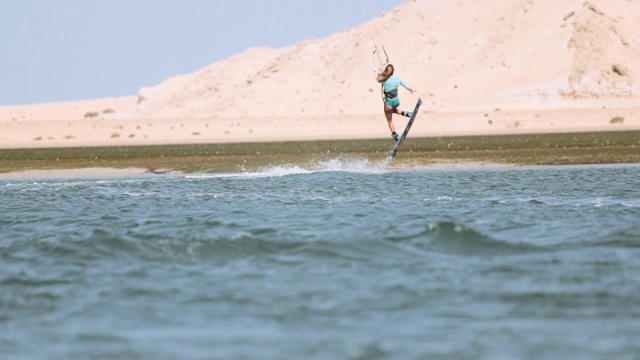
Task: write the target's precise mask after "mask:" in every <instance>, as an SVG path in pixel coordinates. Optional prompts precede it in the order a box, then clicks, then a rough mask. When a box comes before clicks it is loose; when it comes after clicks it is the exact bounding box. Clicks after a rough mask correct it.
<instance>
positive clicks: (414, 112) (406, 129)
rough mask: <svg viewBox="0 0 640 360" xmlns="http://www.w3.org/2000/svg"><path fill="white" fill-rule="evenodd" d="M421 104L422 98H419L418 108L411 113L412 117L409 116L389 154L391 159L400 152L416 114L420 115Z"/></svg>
mask: <svg viewBox="0 0 640 360" xmlns="http://www.w3.org/2000/svg"><path fill="white" fill-rule="evenodd" d="M420 105H422V99H418V102H417V103H416V108H415V109H414V110H413V114H411V117H410V118H409V122H408V123H407V126H406V127H405V128H404V131H403V132H402V135H400V137H399V138H398V141H396V144H395V145H394V146H393V149H392V150H391V153H390V154H389V158H390V159H393V158H394V157H395V156H396V153H397V152H398V149H399V148H400V145H402V143H403V142H404V139H406V138H407V134H409V130H410V129H411V125H413V121H414V120H415V119H416V115H418V110H419V109H420Z"/></svg>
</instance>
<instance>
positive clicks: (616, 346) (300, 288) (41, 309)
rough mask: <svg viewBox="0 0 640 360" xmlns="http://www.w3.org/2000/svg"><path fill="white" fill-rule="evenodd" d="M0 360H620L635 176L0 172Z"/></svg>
mask: <svg viewBox="0 0 640 360" xmlns="http://www.w3.org/2000/svg"><path fill="white" fill-rule="evenodd" d="M0 200H1V210H2V215H1V216H0V230H1V235H0V269H2V270H1V272H0V329H2V332H1V333H0V358H2V359H89V358H113V359H243V358H247V359H255V358H267V359H387V358H394V359H433V358H451V359H461V358H468V359H564V358H574V359H590V358H594V359H618V358H619V359H636V358H638V356H639V354H640V165H608V166H562V167H467V168H423V169H392V168H385V167H384V166H382V165H372V164H369V163H367V162H366V161H351V162H349V163H342V162H340V161H338V160H335V161H331V162H329V163H320V164H318V165H317V166H316V167H314V168H309V169H303V168H299V167H283V168H270V169H265V170H264V171H262V172H258V173H243V174H217V175H211V174H202V175H178V176H155V175H154V176H152V175H148V176H139V177H131V178H107V179H98V178H90V179H87V178H84V179H44V180H20V181H17V180H10V181H8V180H4V181H0Z"/></svg>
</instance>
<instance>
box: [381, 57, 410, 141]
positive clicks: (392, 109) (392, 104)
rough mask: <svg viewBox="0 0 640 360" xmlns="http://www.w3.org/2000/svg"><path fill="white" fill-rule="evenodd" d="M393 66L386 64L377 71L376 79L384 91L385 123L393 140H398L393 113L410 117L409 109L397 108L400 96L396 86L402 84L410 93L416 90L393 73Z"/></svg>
mask: <svg viewBox="0 0 640 360" xmlns="http://www.w3.org/2000/svg"><path fill="white" fill-rule="evenodd" d="M393 72H394V68H393V65H392V64H386V65H385V66H384V70H383V71H382V72H379V73H378V77H377V81H378V82H379V83H380V84H382V91H383V92H384V97H383V100H384V116H385V117H386V118H387V124H388V125H389V130H391V137H393V140H395V141H398V138H399V136H398V133H397V132H396V127H395V126H394V125H393V119H392V118H391V116H392V115H393V114H398V115H402V116H406V117H411V115H412V113H411V112H410V111H401V110H399V109H398V107H399V106H400V97H399V96H398V88H399V87H400V86H401V85H402V87H404V88H405V89H407V90H409V91H410V92H411V93H412V94H413V93H414V92H415V91H416V90H414V89H412V88H411V87H410V86H409V85H407V84H406V83H405V82H404V81H402V79H401V78H400V77H398V76H394V75H393Z"/></svg>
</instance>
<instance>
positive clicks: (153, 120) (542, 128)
mask: <svg viewBox="0 0 640 360" xmlns="http://www.w3.org/2000/svg"><path fill="white" fill-rule="evenodd" d="M377 34H379V36H378V35H377ZM639 34H640V1H635V0H591V1H584V0H563V1H549V0H510V1H504V0H457V1H456V0H414V1H409V2H407V3H404V4H402V5H400V6H398V7H397V8H395V9H394V10H392V11H390V12H388V13H385V14H382V15H381V16H379V17H378V18H376V19H374V20H372V21H370V22H368V23H365V24H362V25H361V26H358V27H356V28H353V29H349V30H346V31H343V32H340V33H336V34H333V35H331V36H328V37H326V38H323V39H311V40H307V41H303V42H301V43H298V44H295V45H293V46H289V47H286V48H281V49H272V48H254V49H249V50H247V51H245V52H243V53H240V54H237V55H235V56H233V57H230V58H228V59H226V60H223V61H220V62H217V63H215V64H212V65H210V66H207V67H205V68H203V69H200V70H198V71H195V72H193V73H190V74H184V75H180V76H176V77H173V78H169V79H167V80H165V81H163V82H162V83H160V84H157V85H156V86H152V87H147V88H142V89H141V90H140V92H139V94H137V96H135V95H134V96H127V97H119V98H109V99H98V100H91V101H80V102H66V103H58V104H56V103H53V104H39V105H27V106H22V105H21V106H4V107H0V147H5V148H6V147H33V146H38V147H46V146H80V145H127V144H150V143H191V142H238V141H271V140H310V139H348V138H372V137H388V135H389V133H388V129H387V125H386V121H385V120H384V117H383V115H382V102H381V100H380V85H379V84H378V83H376V82H375V74H374V72H372V71H371V68H370V66H369V62H368V61H369V58H370V57H372V56H373V58H374V60H376V61H377V57H375V55H372V52H373V50H374V49H375V47H374V46H375V44H376V43H377V44H378V50H380V47H379V44H380V41H382V43H383V44H384V47H385V49H386V51H387V52H388V53H389V55H390V58H391V61H392V62H393V64H394V65H395V68H396V74H397V75H399V76H400V77H402V78H403V79H404V80H405V81H406V82H407V83H409V84H410V85H411V86H412V87H413V88H415V89H417V90H418V92H417V93H415V94H413V95H412V94H409V93H408V92H407V91H405V90H404V89H401V90H400V97H401V99H402V102H403V105H402V107H403V108H410V107H412V105H413V104H414V103H415V101H416V100H417V98H418V97H420V98H422V99H423V100H424V103H425V105H424V106H423V109H422V111H423V112H425V113H427V114H428V116H425V117H422V119H421V120H420V121H418V122H416V124H415V125H414V128H413V130H412V134H413V136H439V135H459V134H495V133H514V132H516V133H517V132H560V131H601V130H627V129H640V35H639ZM396 121H397V123H399V124H400V125H399V126H402V125H401V122H402V121H403V119H402V118H398V119H397V120H396Z"/></svg>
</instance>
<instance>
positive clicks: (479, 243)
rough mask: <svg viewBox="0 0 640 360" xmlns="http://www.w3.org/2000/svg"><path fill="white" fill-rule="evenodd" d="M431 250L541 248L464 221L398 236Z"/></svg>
mask: <svg viewBox="0 0 640 360" xmlns="http://www.w3.org/2000/svg"><path fill="white" fill-rule="evenodd" d="M394 241H397V242H405V243H410V244H412V245H413V246H415V247H417V248H420V249H423V250H426V251H429V252H440V253H445V254H451V255H462V256H494V255H518V254H522V253H527V252H530V251H535V250H538V249H537V248H536V247H534V246H531V245H526V244H511V243H508V242H506V241H501V240H497V239H494V238H492V237H491V236H489V235H486V234H483V233H481V232H479V231H477V230H474V229H472V228H470V227H467V226H465V225H461V224H457V223H454V222H448V221H443V222H438V223H435V224H430V225H429V226H427V228H426V229H425V230H424V231H422V232H420V233H418V234H415V235H411V236H407V237H403V238H400V239H395V240H394Z"/></svg>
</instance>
